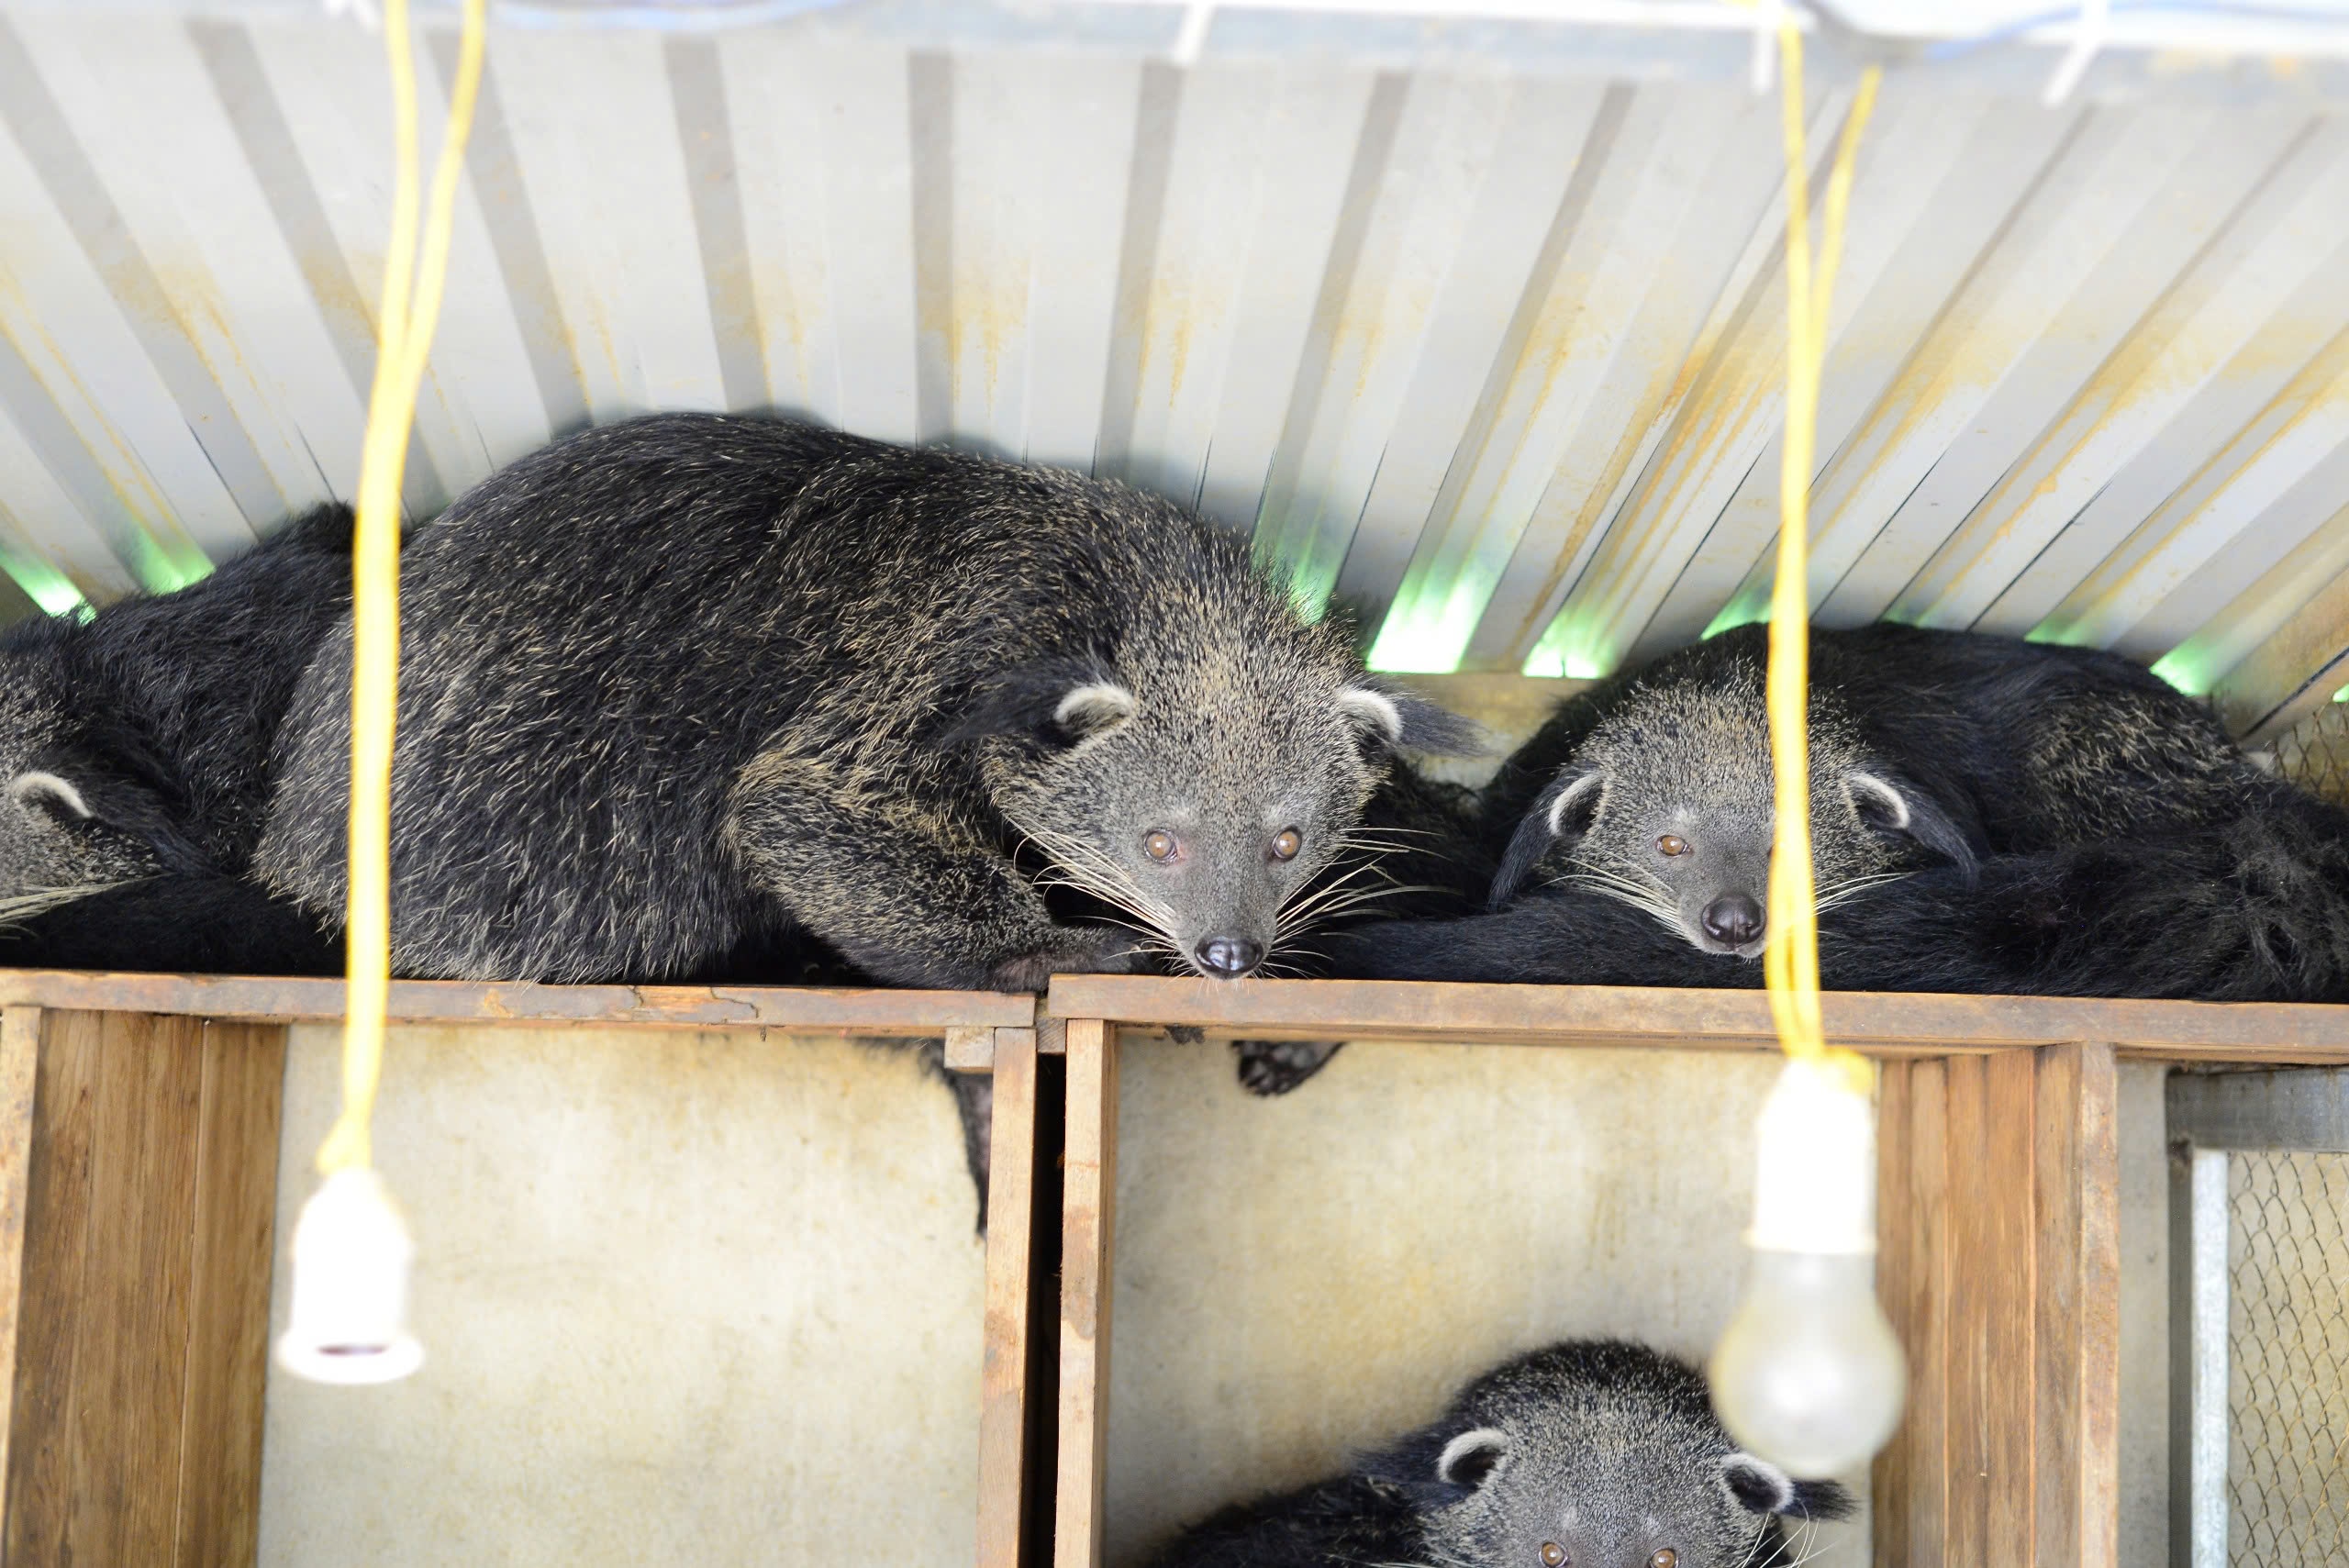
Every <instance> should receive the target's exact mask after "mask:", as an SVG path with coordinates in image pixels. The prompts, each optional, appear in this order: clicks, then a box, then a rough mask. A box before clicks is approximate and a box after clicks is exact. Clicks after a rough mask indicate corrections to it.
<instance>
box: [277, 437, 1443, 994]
mask: <svg viewBox="0 0 2349 1568" xmlns="http://www.w3.org/2000/svg"><path fill="white" fill-rule="evenodd" d="M401 576H402V587H401V593H402V604H403V619H404V628H403V639H404V640H403V650H402V662H401V672H400V674H401V679H400V698H399V729H398V739H397V742H396V745H395V752H394V762H393V790H392V803H393V804H392V838H393V885H392V924H393V948H394V962H395V965H396V967H397V968H398V969H399V971H400V972H401V973H406V974H415V975H441V976H455V977H466V978H479V979H488V978H507V979H540V980H556V981H584V980H597V979H633V980H649V979H655V978H659V977H662V976H668V975H675V974H681V973H692V972H694V971H695V970H696V968H699V967H702V966H705V965H707V962H709V961H710V960H711V959H712V958H713V956H715V955H717V954H719V953H722V952H725V951H729V950H730V949H733V948H735V947H736V946H737V945H738V944H740V943H741V942H743V941H745V940H756V939H757V938H758V937H759V934H760V933H762V932H764V931H772V930H774V929H789V928H797V929H804V930H806V931H807V932H808V933H810V934H812V935H814V936H815V937H817V938H818V939H820V940H823V941H825V942H827V943H829V944H830V945H831V946H832V947H833V948H834V949H836V950H837V951H839V952H840V953H841V955H842V956H844V957H845V958H846V959H847V960H848V961H849V962H852V964H854V965H856V966H857V967H858V968H860V969H862V970H863V971H865V972H866V973H871V974H873V975H874V976H876V977H878V978H881V979H883V980H885V981H889V982H892V983H896V984H914V985H935V986H985V987H1001V988H1011V989H1028V988H1033V987H1036V986H1039V985H1041V984H1042V983H1043V982H1044V980H1045V979H1046V978H1047V977H1048V976H1049V975H1051V974H1052V973H1056V972H1060V971H1074V970H1121V969H1130V968H1133V967H1137V966H1138V965H1140V964H1141V963H1142V962H1145V961H1146V960H1147V959H1149V958H1151V957H1152V956H1157V957H1163V958H1165V959H1167V960H1169V961H1171V962H1173V963H1175V965H1177V966H1178V967H1180V968H1182V969H1184V970H1186V971H1189V972H1194V973H1199V974H1203V975H1211V976H1219V977H1226V978H1230V977H1237V976H1240V975H1244V974H1250V973H1257V972H1259V971H1260V970H1262V969H1264V966H1265V965H1266V964H1267V963H1268V962H1277V953H1278V951H1279V949H1280V947H1281V946H1282V944H1283V943H1284V942H1285V941H1286V940H1292V939H1293V938H1294V937H1295V936H1296V934H1297V932H1296V929H1295V927H1296V924H1297V917H1295V916H1294V915H1293V914H1292V915H1289V916H1287V917H1285V911H1294V910H1296V909H1297V908H1298V907H1300V906H1299V905H1298V903H1297V900H1298V899H1299V898H1300V897H1301V896H1302V895H1304V894H1305V893H1306V891H1307V889H1308V887H1309V886H1310V885H1311V884H1313V882H1314V880H1315V877H1316V875H1317V873H1320V872H1321V871H1322V870H1323V869H1324V868H1325V867H1328V866H1330V864H1331V863H1332V862H1333V860H1334V859H1335V858H1336V857H1337V856H1338V855H1339V854H1340V852H1341V851H1342V850H1344V849H1345V848H1346V846H1347V845H1348V842H1349V840H1350V838H1351V837H1352V836H1353V834H1354V833H1355V831H1356V828H1357V825H1358V823H1359V821H1360V818H1361V816H1362V811H1363V806H1364V801H1365V800H1366V799H1367V798H1368V797H1369V795H1370V794H1371V792H1372V790H1373V788H1374V787H1375V785H1376V784H1377V783H1378V781H1379V779H1380V777H1381V776H1382V774H1383V773H1384V771H1385V769H1386V765H1387V761H1388V759H1389V757H1390V756H1391V755H1392V754H1393V753H1394V752H1395V751H1397V750H1398V749H1406V750H1408V749H1438V750H1442V749H1451V748H1454V747H1459V746H1462V745H1464V744H1468V743H1469V742H1470V741H1471V739H1472V736H1471V732H1470V731H1469V729H1468V727H1467V726H1465V725H1464V723H1463V721H1461V720H1458V719H1456V718H1453V717H1451V716H1450V715H1448V714H1445V713H1443V712H1442V711H1441V710H1439V709H1436V708H1434V707H1431V706H1428V705H1427V704H1425V703H1424V702H1422V701H1420V700H1419V699H1417V698H1414V697H1412V696H1410V695H1407V694H1405V693H1402V692H1400V691H1396V690H1390V689H1388V688H1386V686H1384V685H1382V684H1379V683H1378V682H1376V681H1375V680H1374V679H1373V678H1371V677H1370V676H1369V675H1367V674H1366V673H1364V670H1363V667H1362V664H1361V662H1360V660H1359V659H1358V658H1357V657H1355V656H1354V655H1353V653H1352V651H1350V650H1349V648H1348V646H1347V643H1346V640H1345V638H1344V636H1343V634H1342V632H1341V630H1340V629H1339V628H1335V627H1330V626H1326V625H1317V624H1313V623H1310V622H1308V620H1307V619H1306V618H1305V617H1302V616H1301V615H1300V614H1299V613H1298V612H1297V610H1296V609H1295V608H1294V607H1293V606H1291V605H1290V603H1289V601H1288V599H1287V597H1286V595H1284V594H1283V593H1282V592H1281V591H1280V590H1279V589H1278V588H1277V587H1275V585H1274V584H1272V583H1270V582H1269V581H1267V580H1266V579H1265V578H1264V577H1263V576H1262V575H1260V574H1259V573H1257V572H1256V570H1255V569H1254V568H1253V567H1252V563H1251V562H1250V559H1249V553H1248V547H1247V544H1246V542H1245V541H1244V540H1242V539H1239V538H1237V537H1235V536H1232V535H1230V534H1228V533H1226V532H1224V531H1222V530H1220V529H1218V528H1215V527H1213V526H1212V525H1210V524H1208V523H1207V522H1206V521H1204V520H1203V519H1201V518H1199V517H1195V516H1193V515H1191V514H1189V513H1187V512H1186V511H1184V510H1182V509H1181V508H1179V507H1177V506H1174V505H1172V504H1170V503H1168V502H1165V501H1163V500H1160V499H1158V498H1156V497H1153V496H1150V495H1143V494H1141V493H1139V492H1136V491H1133V490H1130V489H1127V488H1125V487H1124V486H1122V485H1118V484H1107V483H1102V482H1098V481H1095V480H1092V479H1088V478H1085V477H1084V476H1081V475H1078V474H1075V473H1065V472H1061V471H1055V470H1049V469H1033V468H1025V467H1020V466H1016V465H1013V464H1009V463H1004V462H991V461H987V460H985V459H982V458H978V457H974V456H970V455H967V454H963V453H957V452H952V451H945V450H908V449H906V448H902V447H896V446H890V445H887V444H885V443H883V442H879V441H873V440H866V439H861V438H858V437H854V436H849V435H843V434H841V433H838V432H835V431H830V430H826V429H822V428H817V427H813V426H809V425H805V424H799V423H795V422H790V421H785V420H779V419H769V418H756V417H735V416H718V415H684V414H679V415H659V416H654V417H648V418H643V419H639V420H635V421H632V422H629V423H627V424H623V425H618V426H612V427H608V428H604V429H599V430H593V431H589V432H587V433H584V434H582V435H579V436H575V437H573V438H571V439H567V440H564V441H562V442H559V443H557V444H556V445H554V446H551V447H549V448H547V449H545V450H541V451H540V452H538V453H535V454H533V455H532V456H530V457H528V458H525V459H523V460H522V461H521V462H517V463H515V464H513V465H512V466H510V467H508V468H507V469H506V470H504V471H502V472H501V473H496V474H495V475H492V476H491V477H490V478H489V479H487V480H484V482H482V483H481V484H478V485H476V486H475V487H473V489H472V490H471V491H469V492H468V493H466V494H465V495H462V496H461V497H460V498H459V499H458V500H457V501H456V502H455V504H454V505H452V506H451V507H450V509H449V510H448V511H447V512H446V513H445V514H443V516H442V517H441V519H440V521H439V522H437V523H436V524H434V525H433V526H432V527H431V528H428V529H424V530H421V531H420V532H419V533H418V535H417V538H416V539H414V540H413V541H412V542H411V544H410V545H409V547H408V549H407V550H406V554H405V556H404V558H403V562H402V568H401ZM350 670H351V653H350V641H349V637H348V634H347V632H345V633H340V634H338V635H337V636H336V637H335V638H334V639H331V640H330V641H329V643H328V646H327V647H326V648H325V649H324V650H323V651H321V653H320V655H319V657H318V659H317V662H316V664H315V665H314V666H313V668H312V670H311V672H310V673H309V675H308V677H307V678H306V681H305V683H304V686H303V690H302V692H301V694H300V695H299V696H298V698H297V700H296V704H295V717H294V719H293V720H292V721H291V722H290V723H289V725H288V728H287V733H286V744H285V746H284V751H283V768H282V781H281V783H280V785H279V789H278V794H277V796H276V799H275V802H274V804H273V808H272V812H271V817H270V823H269V828H268V832H267V835H266V837H265V840H264V842H263V845H262V854H261V867H262V872H263V873H264V874H265V875H266V876H267V878H268V879H269V880H270V882H271V883H272V884H273V885H274V886H276V887H278V888H280V889H282V890H283V891H284V892H285V893H287V894H289V895H293V896H295V897H296V898H298V899H301V900H303V901H304V902H306V903H307V904H309V905H310V906H312V907H314V908H317V909H321V910H328V909H331V908H333V907H335V906H337V905H339V903H340V900H341V897H342V884H343V862H342V853H343V830H342V817H343V798H344V791H345V784H344V780H343V772H344V767H345V762H344V758H345V754H346V753H345V747H346V744H347V740H348V735H349V714H348V711H347V709H348V705H347V701H346V700H345V696H344V694H345V692H346V690H347V684H348V681H349V678H350Z"/></svg>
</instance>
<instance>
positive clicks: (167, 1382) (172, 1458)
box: [65, 1013, 204, 1563]
mask: <svg viewBox="0 0 2349 1568" xmlns="http://www.w3.org/2000/svg"><path fill="white" fill-rule="evenodd" d="M203 1037H204V1025H203V1023H202V1022H201V1021H200V1020H198V1019H195V1018H157V1017H153V1016H150V1015H141V1014H131V1013H110V1014H108V1015H106V1019H105V1022H104V1025H103V1028H102V1032H101V1034H100V1038H99V1043H98V1056H99V1060H98V1073H97V1078H96V1082H95V1084H94V1085H93V1095H92V1104H91V1113H90V1129H91V1146H92V1147H91V1151H90V1223H89V1229H88V1230H87V1232H86V1233H85V1235H84V1238H83V1247H84V1248H85V1250H86V1252H87V1257H86V1260H85V1262H83V1276H82V1292H81V1295H80V1296H79V1298H78V1299H77V1300H76V1301H75V1303H74V1308H75V1312H76V1315H77V1329H76V1334H75V1338H76V1339H77V1340H79V1343H78V1345H77V1346H76V1347H75V1351H74V1364H73V1401H72V1404H73V1408H72V1413H71V1415H70V1417H69V1418H68V1420H67V1422H66V1427H65V1439H66V1442H65V1446H66V1453H67V1463H68V1464H69V1466H70V1467H71V1473H72V1497H71V1499H70V1503H71V1509H72V1514H71V1522H70V1523H69V1524H68V1526H67V1531H68V1534H67V1550H68V1551H69V1552H70V1553H71V1560H72V1561H73V1562H120V1563H132V1562H152V1563H165V1562H171V1561H172V1558H173V1547H174V1543H175V1540H176V1538H177V1529H176V1514H177V1504H178V1495H179V1477H180V1457H181V1446H182V1444H181V1439H182V1431H183V1429H182V1425H181V1422H182V1417H183V1413H184V1410H185V1408H186V1400H187V1362H186V1356H185V1346H186V1344H187V1340H188V1327H189V1314H188V1300H189V1267H190V1263H191V1261H192V1251H193V1245H194V1233H195V1167H196V1138H195V1128H196V1122H197V1118H196V1109H197V1106H198V1105H199V1103H200V1099H201V1095H202V1090H203V1078H204V1050H203Z"/></svg>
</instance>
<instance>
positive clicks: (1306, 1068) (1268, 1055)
mask: <svg viewBox="0 0 2349 1568" xmlns="http://www.w3.org/2000/svg"><path fill="white" fill-rule="evenodd" d="M1339 1043H1340V1042H1339V1041H1337V1040H1233V1041H1232V1042H1231V1051H1232V1054H1233V1055H1234V1056H1236V1057H1238V1058H1239V1060H1240V1086H1241V1088H1243V1089H1245V1090H1247V1091H1248V1092H1249V1093H1250V1094H1252V1095H1264V1096H1265V1097H1266V1098H1270V1097H1271V1096H1273V1095H1286V1094H1287V1093H1288V1092H1289V1091H1290V1090H1291V1089H1294V1088H1296V1087H1297V1085H1298V1084H1302V1083H1304V1082H1305V1081H1306V1080H1307V1079H1308V1078H1310V1077H1312V1076H1313V1074H1315V1073H1319V1072H1320V1071H1321V1069H1322V1068H1323V1067H1325V1066H1327V1065H1329V1062H1330V1058H1331V1057H1333V1056H1335V1055H1337V1054H1338V1046H1339Z"/></svg>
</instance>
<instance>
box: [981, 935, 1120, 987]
mask: <svg viewBox="0 0 2349 1568" xmlns="http://www.w3.org/2000/svg"><path fill="white" fill-rule="evenodd" d="M1053 933H1054V937H1055V939H1056V940H1054V941H1053V943H1052V946H1051V947H1049V948H1046V949H1044V950H1042V951H1038V952H1026V953H1020V954H1018V955H1017V956H1015V957H1012V958H1007V959H1004V960H1002V961H1001V962H998V963H996V965H995V967H994V968H992V969H990V970H988V971H987V985H988V988H989V989H991V990H996V991H1041V990H1043V989H1044V988H1045V987H1046V986H1048V985H1050V984H1052V976H1053V975H1055V974H1131V973H1135V972H1136V971H1138V970H1141V969H1142V968H1145V967H1146V964H1145V962H1144V957H1145V955H1144V954H1143V952H1142V949H1141V939H1139V938H1137V937H1136V936H1135V935H1134V934H1133V933H1132V932H1131V931H1126V930H1120V929H1118V928H1117V927H1115V926H1056V927H1054V928H1053Z"/></svg>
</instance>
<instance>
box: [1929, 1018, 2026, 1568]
mask: <svg viewBox="0 0 2349 1568" xmlns="http://www.w3.org/2000/svg"><path fill="white" fill-rule="evenodd" d="M1987 1065H1988V1064H1987V1062H1985V1061H1983V1060H1982V1059H1981V1058H1979V1057H1973V1058H1960V1059H1954V1060H1952V1061H1951V1062H1950V1063H1949V1068H1948V1072H1949V1111H1948V1117H1949V1119H1948V1145H1947V1153H1948V1170H1949V1178H1948V1179H1949V1213H1950V1218H1951V1224H1950V1273H1949V1286H1948V1294H1947V1295H1946V1296H1944V1297H1943V1299H1944V1300H1945V1301H1947V1302H1948V1304H1949V1332H1948V1338H1947V1340H1946V1341H1945V1345H1944V1349H1943V1366H1944V1367H1945V1368H1946V1369H1947V1370H1946V1372H1945V1373H1944V1375H1945V1377H1946V1378H1947V1380H1948V1389H1949V1407H1948V1425H1947V1432H1948V1447H1947V1449H1946V1450H1945V1451H1944V1454H1943V1473H1945V1474H1946V1475H1947V1476H1948V1480H1949V1491H1948V1513H1947V1515H1946V1516H1945V1518H1944V1522H1943V1541H1944V1542H1945V1546H1944V1548H1943V1559H1942V1560H1943V1561H1944V1562H1964V1563H1970V1564H1975V1565H1976V1568H1989V1565H1990V1563H1991V1562H1992V1557H1991V1539H1990V1499H1989V1496H1988V1494H1989V1489H1990V1487H1991V1485H1992V1484H1993V1480H1992V1476H1991V1473H1990V1466H1991V1464H1992V1462H1993V1461H1994V1459H1995V1457H1996V1450H1995V1448H1994V1446H1993V1444H1992V1441H1991V1437H1990V1421H1991V1409H1990V1389H1989V1384H1990V1380H1991V1378H1993V1377H1994V1376H1999V1377H2012V1376H2015V1375H2016V1374H2017V1369H2016V1368H2014V1367H2013V1366H2005V1367H1998V1368H1993V1367H1992V1366H1991V1365H1990V1363H1989V1360H1988V1353H1989V1345H1990V1336H1989V1322H1990V1318H1991V1315H1992V1313H1993V1312H1994V1311H1995V1310H1996V1306H1995V1303H1996V1292H1997V1283H1996V1281H1995V1280H1994V1279H1993V1277H1992V1276H1993V1274H1994V1273H1996V1271H1997V1269H1998V1266H1999V1262H2000V1260H1998V1256H1997V1253H1996V1251H1995V1250H1994V1248H1993V1246H1992V1244H1991V1238H1992V1235H1993V1233H1994V1231H1993V1220H1992V1218H1991V1212H1990V1211H1991V1206H1992V1204H1993V1203H1994V1202H1995V1192H1996V1182H1995V1180H1994V1178H1993V1173H1991V1171H1990V1169H1989V1166H1988V1160H1989V1153H1990V1140H1989V1133H1988V1128H1987V1122H1988V1119H1989V1115H1990V1106H1989V1095H1990V1087H1989V1073H1988V1072H1987ZM2005 1265H2006V1266H2008V1267H2012V1266H2013V1260H2012V1259H2011V1258H2009V1259H2008V1260H2006V1261H2005Z"/></svg>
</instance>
